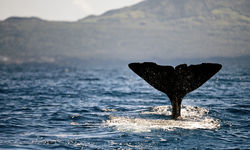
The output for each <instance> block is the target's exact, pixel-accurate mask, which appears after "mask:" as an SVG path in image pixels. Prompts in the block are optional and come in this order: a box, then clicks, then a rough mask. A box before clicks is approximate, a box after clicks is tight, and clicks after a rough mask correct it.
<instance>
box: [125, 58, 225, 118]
mask: <svg viewBox="0 0 250 150" xmlns="http://www.w3.org/2000/svg"><path fill="white" fill-rule="evenodd" d="M221 67H222V65H221V64H215V63H202V64H199V65H190V66H187V65H186V64H181V65H178V66H176V67H175V68H174V67H172V66H161V65H157V64H156V63H152V62H145V63H131V64H129V68H130V69H131V70H133V71H134V72H135V73H136V74H137V75H138V76H140V77H141V78H143V79H144V80H145V81H146V82H148V83H149V84H150V85H151V86H153V87H154V88H156V89H157V90H159V91H161V92H163V93H165V94H166V95H167V96H168V97H169V99H170V101H171V105H172V118H174V119H177V118H178V117H179V116H180V115H181V113H180V111H181V102H182V99H183V97H184V96H185V95H186V94H187V93H189V92H192V91H193V90H195V89H197V88H199V87H200V86H201V85H203V84H204V83H205V82H206V81H207V80H209V79H210V78H211V77H212V76H213V75H215V74H216V73H217V72H218V71H219V70H220V69H221Z"/></svg>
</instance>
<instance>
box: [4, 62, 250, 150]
mask: <svg viewBox="0 0 250 150" xmlns="http://www.w3.org/2000/svg"><path fill="white" fill-rule="evenodd" d="M168 105H170V102H169V100H168V98H167V96H165V95H164V94H162V93H161V92H159V91H157V90H155V89H153V88H152V87H151V86H149V85H148V84H147V83H146V82H145V81H143V80H142V79H141V78H139V77H138V76H137V75H135V74H134V73H133V72H132V71H131V70H129V68H128V67H127V66H126V65H124V66H122V65H121V66H118V67H117V66H116V67H115V66H114V67H112V66H110V67H106V66H105V67H87V66H81V65H78V66H75V65H67V66H63V65H58V64H46V63H44V64H34V63H33V64H32V63H30V64H19V65H13V64H1V65H0V149H249V148H250V119H249V117H250V114H249V111H250V67H246V66H240V65H234V66H227V65H225V66H223V69H222V70H221V71H220V72H219V73H218V74H216V75H215V76H214V77H213V78H211V79H210V80H209V81H208V82H206V83H205V84H204V85H203V86H202V87H200V88H199V89H197V90H195V91H193V92H192V93H189V94H188V95H187V96H186V97H185V98H184V100H183V109H182V110H183V112H182V115H183V119H181V120H179V121H173V120H171V119H170V116H169V112H170V111H169V109H170V108H169V106H168Z"/></svg>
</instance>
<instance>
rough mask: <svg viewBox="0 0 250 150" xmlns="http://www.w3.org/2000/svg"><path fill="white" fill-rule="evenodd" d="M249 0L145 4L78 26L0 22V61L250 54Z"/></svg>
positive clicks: (179, 0) (13, 19)
mask: <svg viewBox="0 0 250 150" xmlns="http://www.w3.org/2000/svg"><path fill="white" fill-rule="evenodd" d="M249 8H250V1H249V0H237V1H236V0H202V1H201V0H146V1H143V2H141V3H139V4H136V5H134V6H131V7H126V8H122V9H117V10H112V11H108V12H106V13H104V14H103V15H100V16H89V17H86V18H83V19H81V20H79V21H77V22H49V21H45V20H41V19H38V18H18V17H11V18H8V19H6V20H4V21H1V22H0V61H1V62H29V61H39V62H41V61H49V62H53V61H57V60H59V59H62V58H64V57H70V58H78V59H83V60H88V61H91V60H93V61H94V60H95V61H98V60H102V61H103V60H104V61H105V60H114V61H117V60H121V61H139V60H145V61H150V60H157V59H161V60H164V59H178V58H185V59H186V58H208V57H237V56H244V55H250V9H249Z"/></svg>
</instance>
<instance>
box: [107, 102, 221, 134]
mask: <svg viewBox="0 0 250 150" xmlns="http://www.w3.org/2000/svg"><path fill="white" fill-rule="evenodd" d="M208 112H209V111H208V110H207V109H205V108H200V107H193V106H182V109H181V115H182V117H181V119H178V120H172V119H165V120H164V119H143V118H128V117H114V116H110V120H107V121H105V122H104V125H106V126H112V127H115V128H116V129H117V130H118V131H123V132H127V131H131V132H150V131H152V130H155V129H163V130H175V129H176V128H182V129H217V128H219V127H220V123H219V120H218V119H213V118H211V117H209V116H208ZM142 114H157V115H166V116H169V115H171V106H157V107H153V108H152V111H148V112H142Z"/></svg>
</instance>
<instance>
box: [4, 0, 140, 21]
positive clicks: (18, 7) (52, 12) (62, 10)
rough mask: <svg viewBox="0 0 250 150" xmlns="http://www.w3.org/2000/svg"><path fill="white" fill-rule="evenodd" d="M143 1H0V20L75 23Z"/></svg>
mask: <svg viewBox="0 0 250 150" xmlns="http://www.w3.org/2000/svg"><path fill="white" fill-rule="evenodd" d="M141 1H143V0H0V20H4V19H6V18H8V17H10V16H21V17H31V16H34V17H40V18H42V19H46V20H65V21H76V20H78V19H81V18H83V17H86V16H87V15H90V14H97V15H98V14H101V13H103V12H105V11H107V10H110V9H115V8H121V7H125V6H130V5H133V4H135V3H138V2H141Z"/></svg>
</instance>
